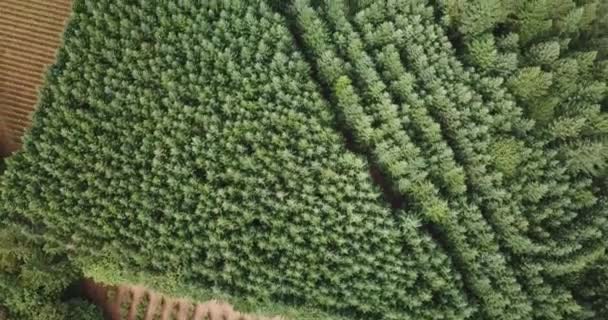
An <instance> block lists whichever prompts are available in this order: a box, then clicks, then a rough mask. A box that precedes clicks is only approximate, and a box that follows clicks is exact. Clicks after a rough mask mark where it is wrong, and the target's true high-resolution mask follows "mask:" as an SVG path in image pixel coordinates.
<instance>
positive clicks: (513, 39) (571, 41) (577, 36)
mask: <svg viewBox="0 0 608 320" xmlns="http://www.w3.org/2000/svg"><path fill="white" fill-rule="evenodd" d="M438 2H439V3H440V4H441V8H442V9H443V13H444V15H443V21H444V23H446V24H447V25H448V26H450V27H451V28H452V29H453V31H454V32H455V33H456V34H457V35H458V39H457V40H456V41H455V43H456V47H458V48H461V49H462V50H461V51H463V56H464V58H465V59H464V60H465V61H466V62H468V63H469V64H470V65H471V66H474V67H475V68H476V69H477V70H478V71H480V72H481V73H483V74H485V75H491V76H500V77H505V78H506V81H507V84H508V87H509V89H510V91H511V93H513V94H514V95H515V97H516V98H517V100H518V101H519V102H520V104H521V106H522V107H523V108H524V110H525V111H526V114H527V116H528V117H530V118H531V119H533V120H535V121H536V124H537V128H536V130H535V131H534V132H533V133H534V134H535V136H536V137H541V138H542V139H547V140H549V141H551V142H552V145H551V146H549V147H546V148H554V149H555V150H557V151H558V152H559V154H560V157H561V158H562V160H563V161H564V164H565V165H567V166H568V167H569V168H570V170H571V171H573V173H575V174H578V173H583V174H588V175H591V176H599V175H602V174H604V173H605V166H606V163H607V162H608V153H607V152H606V140H607V135H606V131H605V128H603V124H604V123H605V122H606V116H605V115H602V114H601V112H600V104H602V103H603V104H606V101H608V100H607V99H606V93H607V90H606V79H607V77H606V73H605V72H604V71H603V70H604V69H605V66H606V63H607V61H606V60H605V59H606V57H607V53H608V50H607V48H608V47H607V46H606V44H607V42H606V39H608V38H607V34H608V32H606V30H607V28H606V27H607V25H606V21H608V3H607V2H606V1H602V0H582V1H573V0H533V1H528V0H508V1H487V0H472V1H460V0H440V1H438ZM485 7H492V9H493V10H492V11H491V12H493V13H492V14H489V15H488V14H485V15H484V14H477V15H473V14H471V13H473V12H477V11H479V8H485ZM481 10H482V11H483V9H481ZM598 122H599V123H602V125H601V127H602V128H600V127H598V126H596V124H597V123H598Z"/></svg>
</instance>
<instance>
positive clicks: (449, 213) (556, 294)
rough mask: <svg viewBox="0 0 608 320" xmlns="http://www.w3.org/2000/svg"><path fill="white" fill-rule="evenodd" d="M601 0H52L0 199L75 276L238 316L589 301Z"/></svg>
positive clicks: (509, 319) (464, 312) (371, 313)
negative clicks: (66, 10) (30, 114)
mask: <svg viewBox="0 0 608 320" xmlns="http://www.w3.org/2000/svg"><path fill="white" fill-rule="evenodd" d="M600 8H603V5H602V4H601V3H600V2H597V1H594V0H590V1H576V2H575V1H571V0H534V1H518V0H510V1H486V0H472V1H459V0H441V1H426V0H414V1H412V0H385V1H375V0H360V1H347V0H320V1H316V0H314V1H313V0H310V1H308V0H293V1H288V2H279V1H237V0H232V1H206V2H198V1H188V0H179V1H169V2H158V3H157V2H154V1H129V2H127V1H125V2H116V1H110V0H101V1H92V0H80V1H76V2H75V7H74V15H73V18H72V20H71V23H70V25H69V27H68V29H67V31H66V34H65V43H64V45H63V47H62V49H61V51H60V53H59V57H58V61H57V63H56V65H55V66H53V67H52V68H51V69H50V71H49V76H48V79H47V84H46V85H45V86H44V87H43V90H42V92H41V101H40V103H39V110H38V112H37V113H36V115H35V119H34V126H33V128H32V130H31V132H30V133H29V134H28V135H27V136H26V138H25V145H24V150H23V152H21V153H19V154H17V155H16V156H14V157H13V158H11V159H10V160H9V162H8V170H7V173H6V175H5V176H4V177H3V179H4V182H3V184H4V187H5V188H3V189H2V194H1V196H2V206H1V209H0V217H1V218H2V219H3V220H4V221H7V222H8V223H9V224H10V225H13V226H18V227H19V229H18V230H19V232H21V233H22V234H23V235H24V236H27V238H28V239H36V241H39V242H40V243H44V250H43V251H40V252H39V253H40V254H41V255H44V256H53V257H54V256H57V257H61V259H58V260H56V261H58V263H65V264H66V266H69V268H71V269H69V270H72V271H73V274H74V275H79V274H85V275H87V276H90V277H93V278H95V279H97V280H101V281H104V282H107V283H121V282H127V283H130V282H133V283H135V282H136V283H143V284H146V285H148V286H150V287H151V288H154V289H157V290H160V291H163V292H167V293H171V294H174V295H179V296H189V297H195V298H196V297H203V296H204V297H221V298H224V299H226V300H228V301H231V302H233V303H236V304H237V305H242V306H245V308H244V309H243V310H247V311H252V312H256V313H261V314H273V312H280V313H282V314H284V315H292V316H293V317H294V318H297V319H315V320H316V319H342V318H349V319H454V320H455V319H499V320H527V319H535V320H536V319H538V320H541V319H542V320H559V319H584V318H588V317H594V316H595V317H601V309H597V305H598V304H599V302H600V301H605V297H604V296H603V295H604V292H605V290H604V286H603V285H601V281H598V282H599V283H598V286H597V288H594V289H593V291H590V294H587V295H585V294H582V293H581V290H582V288H584V287H585V286H586V285H587V283H588V281H591V280H589V279H592V278H593V276H595V275H591V273H589V272H591V271H588V270H596V269H597V268H598V267H596V262H597V261H600V260H602V259H605V258H604V255H605V240H604V239H605V234H606V231H607V229H608V221H607V219H608V210H607V207H606V201H605V196H606V195H605V191H602V186H604V185H605V173H606V170H607V166H606V159H607V157H608V151H607V149H606V148H605V142H606V136H605V135H606V134H607V132H608V117H606V115H605V114H604V111H605V110H604V109H605V106H603V105H605V101H606V100H605V98H606V91H607V90H606V83H605V78H602V77H604V76H605V75H606V74H608V67H607V66H608V65H606V64H605V61H602V59H603V53H602V51H601V50H600V49H599V46H598V45H596V43H597V42H595V41H596V40H598V39H599V38H601V37H600V36H599V32H598V31H597V29H598V28H600V26H601V25H602V22H599V19H600V18H601V16H602V12H604V11H602V10H600ZM595 9H597V11H598V12H597V13H596V12H594V11H593V10H595ZM438 21H440V22H438ZM585 41H588V42H590V43H593V48H594V50H587V48H586V47H585V46H584V42H585ZM598 41H599V40H598ZM21 233H20V234H21ZM7 243H9V242H7ZM9 248H10V249H11V250H9V251H7V252H10V254H7V255H5V259H3V260H0V261H3V263H2V266H4V268H5V269H6V270H7V272H10V273H12V274H14V273H21V274H23V275H25V276H26V277H24V278H28V279H34V280H33V281H32V282H31V283H30V282H28V283H25V284H26V285H29V286H32V285H34V284H35V283H38V282H39V281H40V280H42V279H46V278H45V277H46V276H48V274H46V273H42V272H40V269H36V268H29V267H27V268H25V267H22V266H21V264H22V263H23V266H28V265H29V264H27V263H25V262H23V261H21V260H20V259H22V258H20V257H21V256H22V255H21V253H20V251H18V250H15V249H14V248H13V247H9ZM15 248H17V247H15ZM28 250H30V249H28ZM35 252H38V251H35ZM28 254H29V253H26V255H28ZM66 257H67V258H69V260H66ZM53 261H55V260H53ZM68 262H69V263H68ZM15 266H17V267H15ZM52 266H53V264H49V265H48V266H46V267H52ZM599 266H601V265H599ZM599 268H601V267H599ZM72 271H70V272H72ZM12 279H13V280H16V278H15V277H13V278H12ZM19 279H20V278H19ZM583 279H585V280H583ZM48 283H49V284H50V285H53V286H54V287H57V288H60V287H65V283H63V282H62V283H59V284H57V283H54V282H53V281H48ZM200 288H204V289H200ZM66 308H67V307H65V308H64V309H61V310H62V311H61V312H83V314H89V313H88V312H89V311H92V310H88V309H87V307H86V306H83V307H81V306H80V305H79V304H77V303H76V304H75V307H74V308H72V309H70V310H71V311H68V309H66ZM594 308H595V311H594ZM310 310H316V311H314V312H311V311H310ZM594 312H595V313H594ZM307 314H308V316H306V315H307ZM81 317H87V316H85V315H83V316H81ZM598 319H599V318H598Z"/></svg>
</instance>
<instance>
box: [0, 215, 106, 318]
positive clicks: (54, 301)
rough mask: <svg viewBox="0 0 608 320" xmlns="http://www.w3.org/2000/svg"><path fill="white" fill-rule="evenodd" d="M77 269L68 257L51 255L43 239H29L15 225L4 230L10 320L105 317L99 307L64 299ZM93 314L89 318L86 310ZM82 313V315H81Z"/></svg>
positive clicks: (0, 243) (1, 250)
mask: <svg viewBox="0 0 608 320" xmlns="http://www.w3.org/2000/svg"><path fill="white" fill-rule="evenodd" d="M77 272H78V271H77V269H76V268H75V267H74V266H73V265H71V264H70V263H69V262H68V260H67V259H66V258H65V257H64V256H60V255H52V254H48V253H46V252H45V250H44V244H43V243H42V242H41V241H34V240H32V239H28V238H27V237H24V236H23V235H21V234H20V233H19V231H18V230H17V229H15V228H11V227H7V226H5V225H2V227H1V229H0V305H1V306H3V307H4V308H5V310H6V314H7V315H8V319H32V320H34V319H35V320H64V319H65V320H71V319H102V317H101V315H100V314H99V312H98V311H97V308H96V307H95V306H92V305H90V304H89V303H85V302H79V304H78V308H77V309H74V308H73V306H72V304H71V303H64V302H62V301H61V299H62V297H63V294H64V291H65V290H66V288H67V287H68V286H69V285H70V284H72V283H73V282H74V281H76V280H78V278H79V275H78V273H77ZM85 311H86V313H87V314H89V316H88V318H85V317H84V316H82V317H81V316H79V315H84V314H85V313H84V312H85ZM77 315H78V316H77Z"/></svg>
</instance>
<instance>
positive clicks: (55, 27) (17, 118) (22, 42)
mask: <svg viewBox="0 0 608 320" xmlns="http://www.w3.org/2000/svg"><path fill="white" fill-rule="evenodd" d="M70 9H71V1H70V0H0V122H2V124H1V125H2V126H4V128H3V131H2V132H0V147H1V148H2V149H3V150H0V151H5V150H6V149H7V148H8V149H9V150H10V151H12V150H15V149H16V148H17V147H18V145H19V143H20V141H21V136H22V135H23V133H24V132H25V130H26V128H27V127H28V126H29V125H30V117H31V113H32V111H33V110H34V108H35V105H36V101H37V92H38V87H39V86H40V85H41V84H42V83H43V75H44V72H45V70H46V68H47V67H48V66H49V65H50V64H52V63H53V61H54V60H55V52H56V50H57V48H58V47H59V45H60V42H61V33H62V31H63V28H64V25H65V21H66V19H67V18H68V16H69V14H70ZM5 152H6V151H5Z"/></svg>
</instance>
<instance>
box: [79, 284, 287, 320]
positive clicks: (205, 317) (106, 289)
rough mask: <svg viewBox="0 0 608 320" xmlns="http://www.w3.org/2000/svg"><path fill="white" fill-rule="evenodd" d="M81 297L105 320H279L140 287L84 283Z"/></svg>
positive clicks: (224, 304)
mask: <svg viewBox="0 0 608 320" xmlns="http://www.w3.org/2000/svg"><path fill="white" fill-rule="evenodd" d="M81 289H82V292H83V294H84V295H85V296H86V297H87V298H88V299H89V300H91V301H92V302H94V303H95V304H97V305H99V306H101V307H102V308H103V310H104V314H105V317H106V319H108V320H135V319H143V320H157V319H158V320H174V319H175V320H279V319H281V318H280V317H274V318H266V317H258V316H253V315H247V314H243V313H240V312H238V311H236V310H234V308H233V307H232V306H231V305H229V304H227V303H224V302H221V301H217V300H210V301H207V302H203V303H196V302H193V301H190V300H187V299H179V298H173V297H169V296H165V295H162V294H160V293H158V292H155V291H152V290H149V289H147V288H145V287H142V286H137V285H133V286H104V285H102V284H99V283H95V282H94V281H92V280H90V279H87V280H84V281H83V282H82V284H81Z"/></svg>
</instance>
